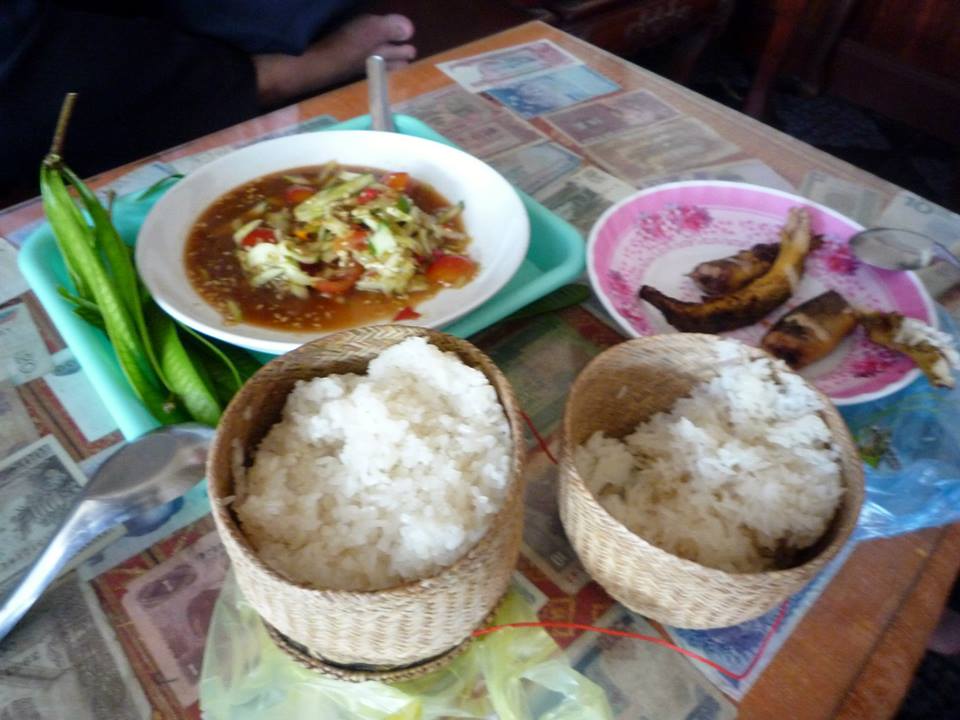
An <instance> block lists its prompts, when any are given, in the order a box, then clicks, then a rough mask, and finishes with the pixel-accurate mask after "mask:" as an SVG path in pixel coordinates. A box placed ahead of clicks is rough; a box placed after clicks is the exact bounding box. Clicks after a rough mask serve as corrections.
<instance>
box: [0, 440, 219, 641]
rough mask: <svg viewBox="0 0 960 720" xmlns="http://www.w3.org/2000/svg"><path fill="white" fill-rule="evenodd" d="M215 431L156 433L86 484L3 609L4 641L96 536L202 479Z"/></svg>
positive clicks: (0, 631)
mask: <svg viewBox="0 0 960 720" xmlns="http://www.w3.org/2000/svg"><path fill="white" fill-rule="evenodd" d="M212 437H213V428H209V427H207V426H205V425H197V424H193V423H185V424H183V425H170V426H167V427H163V428H160V429H158V430H155V431H154V432H152V433H149V434H147V435H144V436H143V437H141V438H138V439H137V440H135V441H133V442H132V443H130V444H129V445H126V446H125V447H122V448H121V449H120V450H118V451H117V452H116V453H115V454H114V455H112V456H111V457H110V458H109V459H107V461H106V462H105V463H104V464H103V465H102V466H101V467H100V469H99V470H98V471H97V473H96V475H94V477H93V479H92V480H90V482H88V483H87V484H86V486H85V487H84V489H83V492H82V493H81V494H80V499H79V500H78V502H77V504H76V505H74V507H73V509H72V510H71V511H70V512H69V513H68V514H67V517H66V519H65V520H64V521H63V524H62V525H61V526H60V529H59V530H57V532H56V534H55V535H54V536H53V538H51V540H50V542H49V543H48V544H47V546H46V547H45V548H44V549H43V551H42V552H41V553H40V555H38V556H37V559H36V560H35V561H34V562H33V565H31V566H30V569H29V570H27V571H26V573H25V574H24V575H23V577H21V579H20V582H19V583H18V584H17V586H16V587H14V588H13V590H12V591H11V592H10V594H9V595H8V596H7V597H6V599H5V600H4V601H3V605H2V606H0V640H2V639H3V638H5V637H6V636H7V635H8V634H9V632H10V631H11V630H12V629H13V627H14V625H16V624H17V623H18V622H19V621H20V618H22V617H23V616H24V614H25V613H26V612H27V610H29V609H30V607H31V606H32V605H33V604H34V603H35V602H36V601H37V598H39V597H40V594H41V593H42V592H43V591H44V589H45V588H46V587H47V586H48V585H49V584H50V583H51V582H53V580H54V578H56V577H57V574H58V573H59V572H60V570H62V569H63V567H64V566H65V565H66V564H67V562H69V560H70V558H72V557H73V556H74V555H76V554H77V553H78V552H79V551H80V550H82V549H83V548H85V547H86V546H87V545H88V544H89V543H90V542H91V541H92V540H93V539H94V538H96V537H98V536H99V535H101V534H103V533H104V532H105V531H107V530H109V529H110V528H112V527H114V526H116V525H118V524H119V523H122V522H126V521H127V520H129V519H130V518H132V517H135V516H137V515H140V514H141V513H143V512H145V511H146V510H149V509H150V508H153V507H156V506H158V505H162V504H164V503H168V502H170V501H171V500H174V499H176V498H178V497H180V496H181V495H183V494H184V493H185V492H186V491H187V490H189V489H190V488H192V487H193V486H194V485H196V484H197V483H198V482H199V481H200V480H202V479H203V473H204V463H205V462H206V458H207V446H208V445H209V444H210V439H211V438H212Z"/></svg>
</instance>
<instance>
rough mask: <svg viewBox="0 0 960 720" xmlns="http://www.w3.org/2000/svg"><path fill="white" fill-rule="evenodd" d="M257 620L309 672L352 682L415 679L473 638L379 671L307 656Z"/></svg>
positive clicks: (462, 650)
mask: <svg viewBox="0 0 960 720" xmlns="http://www.w3.org/2000/svg"><path fill="white" fill-rule="evenodd" d="M260 622H261V623H262V625H263V629H264V630H265V631H266V633H267V636H268V637H269V638H270V640H271V641H273V644H274V645H276V646H277V648H278V649H279V650H280V651H281V652H282V653H284V654H285V655H286V656H287V657H288V658H290V659H291V660H292V661H293V662H295V663H297V664H298V665H300V666H301V667H304V668H306V669H307V670H310V671H312V672H317V673H320V674H321V675H326V676H328V677H332V678H336V679H337V680H344V681H346V682H353V683H360V682H386V683H390V682H402V681H404V680H414V679H416V678H420V677H423V676H425V675H429V674H430V673H433V672H436V671H438V670H441V669H443V668H445V667H446V666H447V665H449V664H450V663H452V662H453V661H454V660H456V659H457V658H458V657H460V656H461V655H462V654H463V653H465V652H466V651H467V649H468V648H469V647H470V645H471V644H472V643H473V641H474V639H475V638H474V637H473V636H472V635H468V636H467V637H466V638H464V639H463V640H462V641H460V642H459V643H458V644H456V645H454V646H453V647H452V648H450V649H449V650H446V651H445V652H443V653H441V654H440V655H436V656H434V657H431V658H427V659H426V660H421V661H419V662H417V663H413V664H412V665H403V666H399V667H395V668H385V669H382V670H377V669H372V668H371V669H359V668H351V667H349V666H345V665H340V664H338V663H332V662H328V661H324V660H321V659H320V658H318V657H316V656H314V655H309V654H307V653H305V652H303V651H302V650H300V649H299V648H297V647H294V646H293V645H291V644H290V638H288V637H287V636H286V635H284V634H283V633H282V632H280V631H279V630H277V629H276V628H275V627H273V625H271V624H270V623H268V622H267V621H266V620H264V619H263V618H262V617H261V618H260Z"/></svg>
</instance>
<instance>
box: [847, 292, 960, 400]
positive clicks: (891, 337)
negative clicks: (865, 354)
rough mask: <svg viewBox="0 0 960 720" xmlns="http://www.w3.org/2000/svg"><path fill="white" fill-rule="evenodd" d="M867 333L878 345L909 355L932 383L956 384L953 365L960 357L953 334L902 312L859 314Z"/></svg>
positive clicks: (941, 384) (950, 385)
mask: <svg viewBox="0 0 960 720" xmlns="http://www.w3.org/2000/svg"><path fill="white" fill-rule="evenodd" d="M859 315H860V322H861V323H862V324H863V327H864V328H866V331H867V336H868V337H869V338H870V339H871V340H872V341H873V342H875V343H877V344H878V345H883V346H884V347H888V348H890V349H891V350H896V351H897V352H902V353H904V354H905V355H908V356H909V357H910V359H911V360H913V362H915V363H916V365H917V367H918V368H920V371H921V372H922V373H923V374H924V375H926V376H927V380H929V381H930V384H931V385H935V386H937V387H943V388H952V387H953V386H954V379H953V372H951V368H955V367H957V366H958V365H960V356H958V354H957V349H956V348H955V347H954V345H953V341H952V340H951V338H950V336H949V335H947V334H946V333H944V332H941V331H939V330H937V329H936V328H932V327H930V326H929V325H927V324H925V323H922V322H920V321H919V320H914V319H913V318H907V317H904V316H903V315H901V314H900V313H895V312H890V313H885V312H870V311H863V312H860V313H859Z"/></svg>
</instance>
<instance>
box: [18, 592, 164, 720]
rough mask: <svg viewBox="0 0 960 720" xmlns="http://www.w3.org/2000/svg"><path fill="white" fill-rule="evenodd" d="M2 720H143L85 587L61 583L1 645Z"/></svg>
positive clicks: (137, 694)
mask: <svg viewBox="0 0 960 720" xmlns="http://www.w3.org/2000/svg"><path fill="white" fill-rule="evenodd" d="M0 717H2V718H10V720H14V719H16V720H28V719H36V720H41V719H42V720H106V719H107V718H110V720H146V718H150V717H151V711H150V706H149V703H148V702H147V699H146V698H145V697H144V694H143V691H142V690H141V689H140V686H139V684H138V683H137V681H136V679H135V678H134V676H133V672H132V670H131V668H130V665H129V663H128V662H127V659H126V658H125V656H124V654H123V652H122V650H121V649H120V648H119V647H118V645H117V642H116V639H115V638H114V635H113V631H112V630H111V629H110V628H109V626H108V625H107V622H106V619H105V618H104V617H103V614H102V612H101V611H100V608H99V605H98V604H97V599H96V597H95V596H94V594H93V592H92V591H91V589H90V587H89V586H88V585H87V584H86V583H81V582H78V581H77V580H76V578H75V577H74V576H72V575H71V576H69V577H66V578H64V580H63V581H61V582H60V583H58V584H57V585H55V586H54V587H53V588H51V589H50V590H48V591H47V592H46V593H45V594H44V595H42V596H41V598H40V600H39V601H38V603H37V604H36V605H35V606H34V607H33V609H31V611H30V612H29V613H28V614H27V615H26V617H24V619H23V620H22V621H21V622H20V624H19V625H17V627H16V628H14V630H13V632H12V633H11V634H10V635H9V636H8V637H7V638H5V639H4V641H3V643H2V644H0Z"/></svg>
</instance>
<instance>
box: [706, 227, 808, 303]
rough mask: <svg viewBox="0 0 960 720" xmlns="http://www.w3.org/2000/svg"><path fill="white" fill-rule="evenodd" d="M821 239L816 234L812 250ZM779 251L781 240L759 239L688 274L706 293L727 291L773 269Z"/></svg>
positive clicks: (723, 292) (718, 293) (736, 288)
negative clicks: (769, 241)
mask: <svg viewBox="0 0 960 720" xmlns="http://www.w3.org/2000/svg"><path fill="white" fill-rule="evenodd" d="M822 243H823V235H814V236H813V237H812V238H811V240H810V250H811V251H813V250H816V249H817V248H818V247H820V245H821V244H822ZM779 252H780V245H779V243H757V244H756V245H754V246H753V247H751V248H749V249H748V250H741V251H740V252H738V253H737V254H736V255H731V256H729V257H725V258H720V259H719V260H707V261H705V262H702V263H700V264H699V265H697V266H696V267H695V268H694V269H693V270H692V271H691V272H690V274H689V275H688V276H687V277H689V278H690V279H691V280H693V282H694V284H695V285H696V286H697V287H698V288H700V291H701V292H702V293H703V294H704V295H727V294H729V293H732V292H735V291H736V290H739V289H740V288H742V287H743V286H744V285H747V284H748V283H750V282H753V281H754V280H756V279H757V278H758V277H760V276H761V275H763V274H764V273H765V272H767V271H768V270H770V267H771V266H772V265H773V263H774V261H775V260H776V259H777V253H779Z"/></svg>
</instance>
